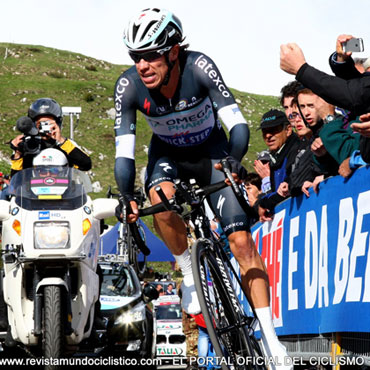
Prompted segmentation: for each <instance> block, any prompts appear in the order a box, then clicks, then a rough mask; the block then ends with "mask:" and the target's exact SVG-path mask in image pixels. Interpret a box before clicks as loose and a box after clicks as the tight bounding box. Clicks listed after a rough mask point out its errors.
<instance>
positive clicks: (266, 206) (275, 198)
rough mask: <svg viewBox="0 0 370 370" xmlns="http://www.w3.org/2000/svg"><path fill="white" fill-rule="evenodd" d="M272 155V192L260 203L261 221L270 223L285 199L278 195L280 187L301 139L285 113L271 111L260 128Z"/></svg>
mask: <svg viewBox="0 0 370 370" xmlns="http://www.w3.org/2000/svg"><path fill="white" fill-rule="evenodd" d="M258 129H260V130H261V131H262V136H263V140H264V142H265V144H266V145H267V147H268V148H269V153H270V182H271V191H270V192H269V193H267V194H265V195H264V196H263V197H262V198H261V199H260V200H259V201H258V213H259V216H260V221H262V222H264V221H270V220H271V219H272V212H273V210H274V208H275V206H276V205H277V204H278V203H280V202H281V201H283V200H284V199H285V197H283V196H281V195H280V194H278V193H277V190H278V188H279V185H280V184H281V183H282V182H284V181H286V179H287V177H288V175H289V173H290V171H291V167H292V165H293V163H294V160H295V157H296V155H297V150H298V147H299V139H298V137H297V135H296V134H294V133H293V131H292V126H291V125H290V123H289V121H288V119H287V117H286V115H285V113H283V112H281V111H279V110H277V109H271V110H270V111H268V112H266V113H265V114H264V115H263V116H262V119H261V123H260V126H259V127H258Z"/></svg>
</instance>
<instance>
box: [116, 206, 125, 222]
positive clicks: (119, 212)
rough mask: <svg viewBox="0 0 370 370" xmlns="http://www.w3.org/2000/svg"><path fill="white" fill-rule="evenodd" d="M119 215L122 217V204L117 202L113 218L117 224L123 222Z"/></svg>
mask: <svg viewBox="0 0 370 370" xmlns="http://www.w3.org/2000/svg"><path fill="white" fill-rule="evenodd" d="M121 215H122V203H121V202H119V203H118V206H117V207H116V211H115V216H116V217H117V220H118V221H119V222H123V218H122V217H121Z"/></svg>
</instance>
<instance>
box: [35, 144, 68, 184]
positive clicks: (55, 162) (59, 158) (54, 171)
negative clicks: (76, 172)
mask: <svg viewBox="0 0 370 370" xmlns="http://www.w3.org/2000/svg"><path fill="white" fill-rule="evenodd" d="M33 167H34V176H36V177H45V176H52V177H53V176H66V174H67V172H68V160H67V158H66V156H65V155H64V154H63V152H62V151H60V150H58V149H54V148H48V149H45V150H43V151H42V152H41V153H40V154H38V155H37V156H36V157H35V158H34V159H33Z"/></svg>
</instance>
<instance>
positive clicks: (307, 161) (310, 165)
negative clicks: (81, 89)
mask: <svg viewBox="0 0 370 370" xmlns="http://www.w3.org/2000/svg"><path fill="white" fill-rule="evenodd" d="M292 107H293V108H292V109H293V110H292V112H293V113H296V114H295V128H296V133H297V136H298V138H299V140H300V143H299V147H298V148H297V154H296V158H295V160H294V163H293V165H292V168H291V172H290V174H289V176H288V178H287V181H284V182H282V183H281V184H280V185H279V188H278V194H279V195H281V196H283V197H288V196H298V195H300V194H302V190H301V189H302V185H303V183H304V182H305V181H306V180H310V181H313V180H314V178H315V177H316V175H317V174H316V173H314V169H315V170H316V169H317V166H316V165H315V163H314V162H313V153H312V151H311V143H312V141H313V132H312V130H311V129H310V127H309V126H308V125H307V124H306V122H305V121H304V120H303V119H302V117H301V114H300V113H299V111H298V106H297V96H296V97H295V98H294V101H293V103H292ZM317 172H318V173H319V172H320V171H319V169H317Z"/></svg>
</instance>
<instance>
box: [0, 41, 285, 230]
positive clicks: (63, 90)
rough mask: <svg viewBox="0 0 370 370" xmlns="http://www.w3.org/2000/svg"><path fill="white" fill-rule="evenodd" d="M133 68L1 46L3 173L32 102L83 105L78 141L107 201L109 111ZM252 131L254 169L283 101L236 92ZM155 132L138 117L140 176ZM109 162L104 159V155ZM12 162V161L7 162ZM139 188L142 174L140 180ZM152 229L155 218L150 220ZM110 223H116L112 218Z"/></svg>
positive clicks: (110, 168)
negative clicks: (264, 127) (264, 133)
mask: <svg viewBox="0 0 370 370" xmlns="http://www.w3.org/2000/svg"><path fill="white" fill-rule="evenodd" d="M127 68H129V66H123V65H114V64H111V63H108V62H104V61H101V60H97V59H94V58H90V57H86V56H84V55H81V54H77V53H73V52H69V51H63V50H57V49H52V48H47V47H44V46H30V45H19V44H6V43H0V143H1V144H2V145H1V146H0V154H1V158H2V157H5V160H0V171H2V172H5V173H9V168H10V165H9V163H8V162H7V160H9V158H10V155H11V149H10V148H9V145H7V144H5V143H6V142H8V141H9V140H11V139H12V138H13V137H15V136H16V135H17V134H18V133H17V132H16V131H14V127H15V123H16V121H17V119H18V118H19V117H20V116H22V115H26V114H27V110H28V107H29V105H30V104H31V103H32V101H34V100H36V99H38V98H40V97H50V98H54V99H55V100H56V101H58V102H59V103H60V104H61V105H62V106H81V107H82V114H81V118H80V122H79V125H78V127H77V129H76V131H75V133H74V139H75V141H76V142H77V143H78V144H79V145H80V146H83V147H85V148H86V149H88V150H89V151H91V154H90V156H91V158H92V162H93V168H92V173H93V174H92V181H93V182H94V181H99V182H100V184H101V186H102V187H103V191H102V192H100V193H97V194H93V197H94V198H95V197H105V193H106V191H107V188H108V185H113V186H115V180H114V173H113V168H114V156H115V146H114V131H113V125H114V122H113V120H112V119H109V118H108V115H107V113H106V112H107V110H109V109H111V108H112V107H113V106H114V104H113V91H114V85H115V82H116V80H117V78H118V76H119V75H120V74H121V73H122V72H123V71H124V70H126V69H127ZM232 92H233V94H234V96H235V98H236V99H237V102H238V104H239V107H240V109H241V111H242V113H243V114H244V117H245V118H246V120H247V122H248V124H249V126H250V131H251V139H250V146H249V151H248V153H247V155H246V156H245V158H244V159H243V164H244V165H245V167H246V168H247V169H248V170H253V167H252V163H253V160H254V159H255V158H256V153H257V152H259V151H261V150H262V149H264V148H265V145H264V143H263V141H262V137H261V132H260V131H256V127H257V126H258V124H259V121H260V118H261V116H262V114H263V113H265V112H266V111H268V110H269V109H271V108H278V107H279V103H278V99H277V97H273V96H262V95H254V94H249V93H244V92H240V91H237V90H234V89H232ZM63 134H64V135H65V136H69V125H68V118H65V119H64V127H63ZM150 137H151V130H150V128H149V127H148V125H147V123H146V122H145V120H144V119H143V117H142V115H141V114H138V122H137V143H136V165H137V174H139V173H140V170H141V169H142V168H144V167H145V165H146V160H147V158H146V154H145V152H144V147H145V145H148V144H149V141H150ZM102 154H103V155H104V159H101V155H102ZM6 159H7V160H6ZM137 185H141V184H140V183H139V176H137ZM145 221H146V222H147V223H149V227H151V220H150V218H147V219H146V220H145ZM110 222H114V220H113V219H112V220H111V221H110Z"/></svg>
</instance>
